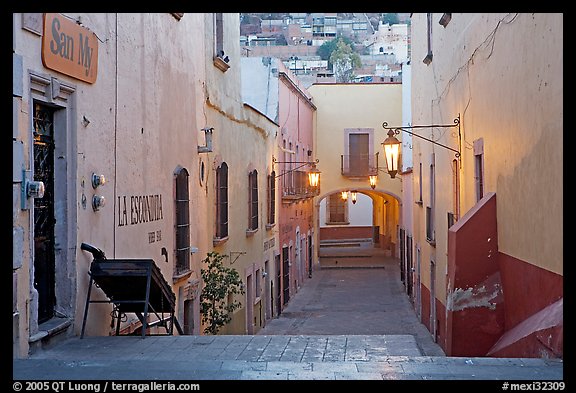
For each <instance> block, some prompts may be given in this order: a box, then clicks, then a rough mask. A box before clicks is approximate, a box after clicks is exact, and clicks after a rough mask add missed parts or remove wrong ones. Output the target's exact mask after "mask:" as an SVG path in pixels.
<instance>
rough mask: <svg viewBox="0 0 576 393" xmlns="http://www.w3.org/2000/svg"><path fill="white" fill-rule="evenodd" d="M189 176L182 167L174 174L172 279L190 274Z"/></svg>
mask: <svg viewBox="0 0 576 393" xmlns="http://www.w3.org/2000/svg"><path fill="white" fill-rule="evenodd" d="M189 178H190V174H189V173H188V170H187V169H186V168H184V167H180V168H178V170H177V171H176V174H175V178H174V181H175V185H174V187H175V193H174V196H175V199H174V203H175V210H174V216H175V221H176V222H175V226H174V231H175V246H176V247H175V250H174V255H175V256H174V258H175V261H174V277H181V276H182V275H185V274H187V273H189V272H190V185H189Z"/></svg>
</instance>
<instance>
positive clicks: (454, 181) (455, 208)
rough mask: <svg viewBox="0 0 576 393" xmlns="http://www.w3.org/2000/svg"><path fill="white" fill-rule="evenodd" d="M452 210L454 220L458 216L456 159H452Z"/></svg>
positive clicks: (458, 185)
mask: <svg viewBox="0 0 576 393" xmlns="http://www.w3.org/2000/svg"><path fill="white" fill-rule="evenodd" d="M452 190H453V197H452V201H453V202H452V203H453V206H452V211H453V212H454V221H457V220H458V218H459V217H460V172H459V171H458V160H456V159H454V160H453V161H452Z"/></svg>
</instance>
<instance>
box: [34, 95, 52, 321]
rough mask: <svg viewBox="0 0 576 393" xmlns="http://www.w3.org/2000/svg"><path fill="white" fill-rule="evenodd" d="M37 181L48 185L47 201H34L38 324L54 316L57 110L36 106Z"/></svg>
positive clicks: (41, 199)
mask: <svg viewBox="0 0 576 393" xmlns="http://www.w3.org/2000/svg"><path fill="white" fill-rule="evenodd" d="M33 111H34V112H33V123H34V131H33V132H34V147H33V150H34V180H36V181H41V182H43V183H44V187H45V191H44V197H43V198H35V199H34V288H35V289H36V291H37V292H38V323H39V324H40V323H43V322H46V321H48V320H49V319H50V318H52V317H53V316H54V307H55V306H56V294H55V289H56V266H55V260H56V257H55V253H54V226H55V222H56V220H55V218H54V202H55V201H54V112H55V110H54V108H52V107H50V106H48V105H45V104H42V103H39V102H35V103H34V108H33Z"/></svg>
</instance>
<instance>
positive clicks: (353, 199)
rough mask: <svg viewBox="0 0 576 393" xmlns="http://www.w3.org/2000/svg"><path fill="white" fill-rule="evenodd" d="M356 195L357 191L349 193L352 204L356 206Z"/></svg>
mask: <svg viewBox="0 0 576 393" xmlns="http://www.w3.org/2000/svg"><path fill="white" fill-rule="evenodd" d="M356 194H357V191H351V192H350V198H351V199H352V203H353V204H356Z"/></svg>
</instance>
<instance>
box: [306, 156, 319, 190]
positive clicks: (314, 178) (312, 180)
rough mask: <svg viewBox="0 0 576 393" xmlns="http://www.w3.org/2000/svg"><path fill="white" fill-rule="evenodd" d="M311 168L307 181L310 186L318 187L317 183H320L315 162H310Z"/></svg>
mask: <svg viewBox="0 0 576 393" xmlns="http://www.w3.org/2000/svg"><path fill="white" fill-rule="evenodd" d="M310 166H311V168H310V170H309V171H308V183H309V184H310V187H314V188H316V187H318V184H319V183H320V173H321V172H320V171H319V170H318V168H316V163H314V162H313V163H311V164H310Z"/></svg>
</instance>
